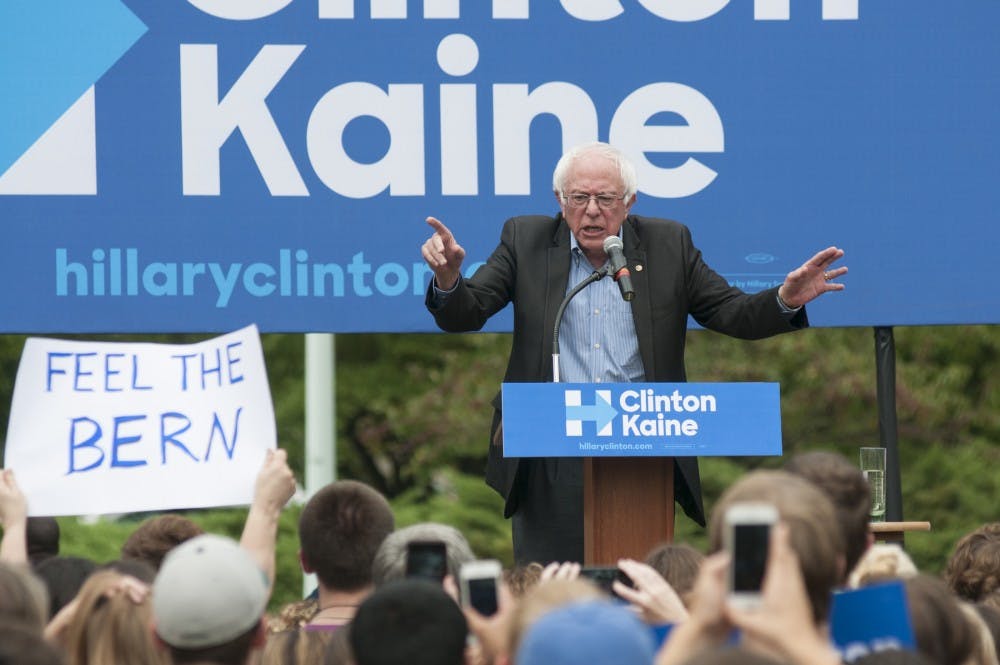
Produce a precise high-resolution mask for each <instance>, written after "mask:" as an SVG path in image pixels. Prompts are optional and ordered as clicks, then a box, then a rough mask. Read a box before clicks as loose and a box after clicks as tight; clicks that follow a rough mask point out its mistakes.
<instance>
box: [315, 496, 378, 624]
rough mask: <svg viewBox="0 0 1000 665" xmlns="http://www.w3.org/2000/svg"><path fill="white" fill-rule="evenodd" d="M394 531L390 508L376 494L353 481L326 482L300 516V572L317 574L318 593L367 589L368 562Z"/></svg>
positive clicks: (369, 574) (369, 584)
mask: <svg viewBox="0 0 1000 665" xmlns="http://www.w3.org/2000/svg"><path fill="white" fill-rule="evenodd" d="M394 526H395V517H394V516H393V513H392V507H391V506H390V505H389V502H388V501H386V499H385V497H384V496H382V495H381V494H380V493H379V492H377V491H376V490H375V489H373V488H371V487H369V486H368V485H365V484H364V483H360V482H357V481H353V480H338V481H336V482H333V483H330V484H329V485H327V486H326V487H323V488H322V489H320V490H319V491H318V492H316V494H314V495H313V497H312V498H311V499H309V502H308V503H307V504H306V506H305V508H304V509H303V510H302V514H301V516H300V517H299V546H300V547H301V552H300V558H301V561H302V567H303V570H305V571H306V572H311V573H316V577H317V578H318V580H319V583H320V593H321V594H322V593H323V592H324V590H326V591H330V590H340V591H360V590H363V589H367V588H369V587H371V585H372V577H371V575H372V572H371V571H372V559H373V558H374V556H375V552H376V551H377V550H378V547H379V545H380V544H381V543H382V541H383V540H384V539H385V537H386V536H388V535H389V534H390V533H392V530H393V528H394ZM320 600H321V601H322V598H320ZM321 604H322V603H321Z"/></svg>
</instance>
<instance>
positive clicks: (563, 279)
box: [540, 214, 569, 381]
mask: <svg viewBox="0 0 1000 665" xmlns="http://www.w3.org/2000/svg"><path fill="white" fill-rule="evenodd" d="M557 219H558V221H559V223H558V224H557V225H556V232H555V234H554V235H553V236H552V245H551V246H550V247H549V249H548V256H547V257H546V265H545V271H546V274H545V276H544V277H545V279H544V281H543V282H542V283H544V284H546V285H547V287H548V291H547V292H546V293H545V318H544V319H543V320H544V321H545V327H544V328H543V329H542V330H543V331H544V333H545V334H544V335H543V336H542V365H543V366H542V367H541V368H540V370H541V371H540V376H543V377H546V379H545V380H546V381H551V380H552V362H551V360H552V334H551V333H552V330H553V328H555V325H556V311H557V310H558V309H559V305H560V303H562V301H563V298H565V297H566V288H567V287H568V283H569V227H568V226H566V222H565V220H563V218H562V215H561V214H560V215H559V217H558V218H557Z"/></svg>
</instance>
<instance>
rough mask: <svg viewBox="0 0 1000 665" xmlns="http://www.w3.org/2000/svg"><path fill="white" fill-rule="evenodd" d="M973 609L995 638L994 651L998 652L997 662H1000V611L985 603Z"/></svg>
mask: <svg viewBox="0 0 1000 665" xmlns="http://www.w3.org/2000/svg"><path fill="white" fill-rule="evenodd" d="M973 607H974V608H975V610H976V611H977V612H979V617H980V618H981V619H982V621H983V625H984V626H986V629H987V630H989V631H990V635H991V636H992V637H993V649H994V651H995V652H996V656H997V660H1000V610H998V609H997V608H995V607H991V606H989V605H986V604H983V603H976V604H975V605H973Z"/></svg>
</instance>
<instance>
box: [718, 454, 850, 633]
mask: <svg viewBox="0 0 1000 665" xmlns="http://www.w3.org/2000/svg"><path fill="white" fill-rule="evenodd" d="M743 501H752V502H764V503H770V504H772V505H773V506H774V507H775V509H776V510H777V511H778V517H779V519H780V520H781V521H782V522H784V523H785V524H787V525H788V530H789V540H790V544H791V547H792V549H793V550H794V551H795V553H796V555H797V556H798V559H799V565H800V567H801V570H802V578H803V582H804V583H805V588H806V594H807V596H808V597H809V603H810V606H811V608H812V613H813V620H814V621H815V622H816V623H817V624H821V623H825V622H826V620H827V617H828V615H829V612H830V604H831V602H832V600H831V592H832V591H833V589H834V588H835V587H836V586H837V585H838V584H839V583H840V580H841V578H842V577H841V576H842V574H843V572H842V571H843V566H844V544H843V539H842V538H841V535H840V530H839V529H831V528H830V525H831V524H835V523H836V514H835V511H834V508H833V504H832V503H831V502H830V500H829V499H828V498H827V497H826V495H825V494H823V492H822V491H821V490H820V489H819V488H818V487H816V486H815V485H813V484H812V483H811V482H809V481H808V480H806V479H804V478H801V477H799V476H795V475H792V474H790V473H788V472H786V471H754V472H752V473H749V474H747V475H745V476H743V477H742V478H741V479H740V480H738V481H736V482H735V483H734V484H733V485H732V486H731V487H730V488H729V489H727V490H726V491H725V492H724V493H723V495H722V497H720V499H719V501H718V503H717V504H716V506H715V508H714V509H713V511H712V519H711V523H710V525H709V541H710V548H711V550H712V551H713V552H718V551H720V550H721V549H722V547H723V532H724V516H725V512H726V509H727V508H728V507H729V506H731V505H732V504H734V503H737V502H743Z"/></svg>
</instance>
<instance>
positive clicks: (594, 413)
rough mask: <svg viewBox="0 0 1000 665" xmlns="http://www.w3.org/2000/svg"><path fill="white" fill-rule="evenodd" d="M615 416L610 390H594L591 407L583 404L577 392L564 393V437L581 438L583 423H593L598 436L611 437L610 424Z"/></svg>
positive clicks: (615, 411) (615, 410) (616, 412)
mask: <svg viewBox="0 0 1000 665" xmlns="http://www.w3.org/2000/svg"><path fill="white" fill-rule="evenodd" d="M617 415H618V411H617V409H615V407H613V406H611V391H610V390H595V391H594V403H593V404H592V405H585V404H583V401H582V395H581V393H580V391H579V390H567V391H566V436H583V423H584V422H585V421H586V422H592V423H594V426H595V427H596V428H597V435H598V436H611V423H612V421H614V419H615V416H617Z"/></svg>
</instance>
